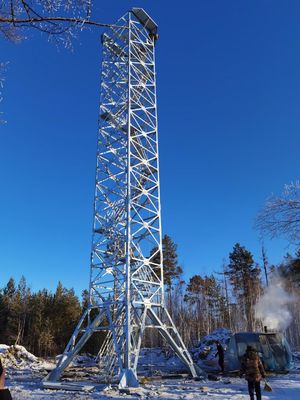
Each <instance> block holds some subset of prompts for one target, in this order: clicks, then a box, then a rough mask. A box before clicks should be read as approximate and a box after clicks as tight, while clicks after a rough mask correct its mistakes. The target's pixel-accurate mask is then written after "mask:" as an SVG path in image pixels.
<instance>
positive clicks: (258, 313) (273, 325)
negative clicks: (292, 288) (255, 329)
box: [255, 276, 294, 331]
mask: <svg viewBox="0 0 300 400" xmlns="http://www.w3.org/2000/svg"><path fill="white" fill-rule="evenodd" d="M293 300H294V298H293V296H291V295H290V294H289V293H288V292H287V291H286V290H285V288H284V282H283V280H282V279H280V278H279V277H278V276H276V277H274V278H273V279H272V280H271V282H270V285H269V286H268V287H267V288H266V289H265V292H264V294H263V296H262V297H261V298H260V299H259V300H258V302H257V303H256V306H255V317H256V318H257V319H260V320H261V321H262V322H263V324H264V326H267V328H269V329H271V330H276V331H284V330H286V329H287V328H288V326H289V325H290V323H291V322H292V315H291V313H290V311H289V309H288V304H289V303H291V302H293Z"/></svg>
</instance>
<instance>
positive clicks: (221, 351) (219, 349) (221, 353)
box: [216, 341, 224, 372]
mask: <svg viewBox="0 0 300 400" xmlns="http://www.w3.org/2000/svg"><path fill="white" fill-rule="evenodd" d="M216 344H217V352H216V356H218V357H219V360H218V363H219V366H220V368H221V371H222V372H224V348H223V346H222V345H221V343H220V342H219V341H217V342H216Z"/></svg>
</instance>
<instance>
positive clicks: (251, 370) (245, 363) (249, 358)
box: [240, 346, 266, 400]
mask: <svg viewBox="0 0 300 400" xmlns="http://www.w3.org/2000/svg"><path fill="white" fill-rule="evenodd" d="M244 374H245V379H246V380H247V382H248V391H249V395H250V400H254V392H255V394H256V399H257V400H261V388H260V381H261V380H262V379H263V378H265V376H266V373H265V370H264V367H263V365H262V362H261V361H260V358H259V355H258V353H257V351H256V349H255V348H254V347H252V346H247V349H246V353H245V354H244V356H243V357H242V360H241V369H240V377H242V376H243V375H244Z"/></svg>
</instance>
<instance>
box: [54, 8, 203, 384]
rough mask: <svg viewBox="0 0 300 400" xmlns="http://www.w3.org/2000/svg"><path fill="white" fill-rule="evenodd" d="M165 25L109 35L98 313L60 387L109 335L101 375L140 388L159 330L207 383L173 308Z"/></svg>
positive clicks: (93, 298)
mask: <svg viewBox="0 0 300 400" xmlns="http://www.w3.org/2000/svg"><path fill="white" fill-rule="evenodd" d="M157 37H158V36H157V25H156V24H155V23H154V21H153V20H152V19H151V18H150V17H149V16H148V15H147V13H146V12H145V11H144V10H143V9H140V8H134V9H132V10H130V11H129V12H128V13H126V14H125V15H124V16H123V17H122V18H120V19H119V20H118V21H117V23H116V24H115V25H114V26H113V27H111V28H109V29H108V30H107V31H106V32H105V33H104V34H103V35H102V44H103V60H102V79H101V102H100V103H101V104H100V118H99V121H100V122H99V125H100V127H99V134H98V144H97V166H96V189H95V202H94V227H93V241H92V251H91V266H90V290H89V306H88V308H87V310H86V311H85V312H84V314H83V316H82V318H81V319H80V321H79V323H78V325H77V327H76V329H75V331H74V333H73V335H72V337H71V339H70V341H69V343H68V345H67V347H66V349H65V351H64V353H63V355H62V357H61V359H60V361H59V362H58V365H57V367H56V368H55V369H54V370H53V371H52V372H51V373H50V374H49V376H48V377H47V380H48V381H50V382H51V381H52V382H53V381H57V380H58V379H59V378H60V376H61V374H62V373H63V371H64V370H65V368H66V367H67V366H68V365H69V364H70V362H71V361H72V359H73V358H74V356H75V355H76V354H77V353H78V352H79V351H80V350H81V349H82V347H83V346H84V344H85V343H86V342H87V341H88V339H89V338H90V337H91V336H92V334H93V333H94V332H97V331H104V332H106V337H105V340H104V342H103V344H102V346H101V349H100V351H99V354H98V359H99V364H100V367H101V368H100V371H102V373H103V375H105V374H106V378H108V379H109V378H110V379H113V378H116V377H117V379H118V380H119V385H120V387H130V386H137V385H138V380H137V364H138V357H139V352H140V347H141V341H142V337H143V333H144V331H145V329H146V328H157V329H158V330H159V332H160V334H161V335H162V337H163V338H164V339H165V340H166V341H167V342H168V343H169V345H170V346H171V347H172V349H173V350H174V351H175V353H176V354H177V355H178V357H179V358H180V359H181V360H182V361H183V362H184V363H185V364H186V365H187V366H188V368H189V369H190V371H191V374H192V375H193V377H196V376H197V373H196V370H195V366H194V363H193V360H192V358H191V356H190V354H189V352H188V350H187V348H186V347H185V345H184V343H183V341H182V339H181V337H180V335H179V333H178V331H177V329H176V327H175V326H174V323H173V321H172V319H171V317H170V315H169V313H168V311H167V309H166V307H165V303H164V285H163V267H162V261H163V260H162V234H161V206H160V184H159V157H158V140H157V105H156V76H155V43H156V39H157Z"/></svg>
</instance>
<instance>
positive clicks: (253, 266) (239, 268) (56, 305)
mask: <svg viewBox="0 0 300 400" xmlns="http://www.w3.org/2000/svg"><path fill="white" fill-rule="evenodd" d="M163 254H164V284H165V290H166V303H167V307H168V309H169V312H170V314H171V316H172V318H173V319H174V322H175V324H176V326H177V328H178V330H179V333H180V334H181V336H182V338H183V340H184V341H185V343H186V344H187V345H188V346H193V345H196V344H197V343H198V342H199V341H200V340H201V338H202V337H203V336H205V335H207V334H209V333H211V332H212V331H214V330H215V329H217V328H220V327H224V328H228V329H230V330H231V331H233V332H237V331H257V330H258V331H259V330H262V329H263V326H262V322H261V321H260V320H258V319H257V318H256V316H255V305H256V302H257V300H258V299H259V298H260V296H261V295H262V294H263V292H264V289H265V284H263V279H262V270H264V269H263V268H264V267H266V265H259V264H258V263H256V262H255V261H254V259H253V256H252V254H251V252H250V251H249V250H247V249H246V248H245V247H244V246H242V245H240V244H239V243H237V244H235V245H234V247H233V249H232V251H231V252H230V254H229V257H228V260H229V261H228V263H227V264H224V267H223V271H221V273H215V274H211V275H204V276H203V275H201V274H196V275H194V276H192V277H191V278H190V279H189V280H188V282H184V280H183V278H182V276H183V268H182V267H181V266H180V264H179V261H178V254H177V245H176V244H175V243H174V242H173V240H172V239H171V237H170V236H168V235H165V236H164V238H163ZM263 260H264V263H265V264H266V262H267V261H266V257H265V258H264V259H263ZM266 271H267V272H268V274H269V275H272V274H274V273H277V274H280V275H281V277H282V279H284V282H285V286H286V289H287V290H288V292H289V293H292V294H293V296H294V301H293V302H292V303H291V304H290V305H289V307H290V312H291V314H292V317H293V318H292V323H291V325H290V327H289V328H288V330H287V337H288V339H289V341H290V343H291V345H292V346H293V347H299V346H300V339H299V338H300V331H299V330H300V296H299V285H300V251H297V252H296V254H295V255H294V256H292V255H287V256H286V257H285V258H284V260H283V262H282V263H281V264H280V265H278V266H269V265H267V267H266ZM87 299H88V293H87V291H84V292H83V294H82V298H81V299H79V298H78V296H76V294H75V292H74V290H73V289H67V288H65V287H63V285H62V283H61V282H58V285H57V288H56V290H55V292H54V293H52V292H50V291H49V290H47V289H43V290H39V291H37V292H32V291H31V289H30V288H29V287H28V285H27V283H26V279H25V278H24V277H22V278H21V279H20V281H19V283H16V282H15V281H14V279H13V278H10V279H9V281H8V282H7V284H6V285H5V286H4V287H3V288H2V289H0V343H5V344H9V345H12V344H21V345H24V346H25V347H26V348H27V349H28V350H29V351H31V352H32V353H34V354H36V355H38V356H51V355H55V354H59V353H61V352H62V351H63V349H64V348H65V346H66V344H67V342H68V340H69V339H70V336H71V334H72V333H73V330H74V328H75V326H76V324H77V322H78V320H79V318H80V316H81V315H82V312H83V310H84V308H85V307H86V306H87V304H88V300H87ZM100 343H101V338H99V337H97V336H96V337H95V338H93V339H92V340H91V341H90V342H89V343H88V345H87V347H86V348H85V350H86V351H89V352H91V353H94V354H97V352H98V351H99V346H100ZM144 344H145V345H147V346H156V345H158V344H159V345H161V344H162V342H161V340H160V339H159V338H158V336H156V335H153V334H152V335H146V336H145V343H144Z"/></svg>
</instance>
